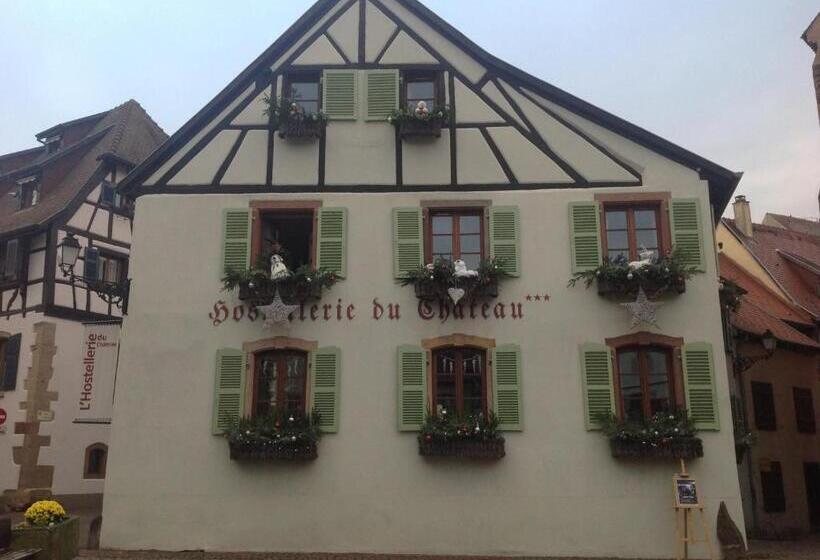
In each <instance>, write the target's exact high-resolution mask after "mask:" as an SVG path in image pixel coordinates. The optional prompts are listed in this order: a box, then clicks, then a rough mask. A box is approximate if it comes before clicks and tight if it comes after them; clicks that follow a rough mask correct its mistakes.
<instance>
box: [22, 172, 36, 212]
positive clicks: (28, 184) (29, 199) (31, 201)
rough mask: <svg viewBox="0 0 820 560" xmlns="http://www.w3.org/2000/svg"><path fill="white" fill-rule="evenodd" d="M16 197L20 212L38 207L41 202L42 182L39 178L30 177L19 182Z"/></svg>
mask: <svg viewBox="0 0 820 560" xmlns="http://www.w3.org/2000/svg"><path fill="white" fill-rule="evenodd" d="M16 197H17V209H18V210H22V209H23V208H28V207H30V206H36V205H37V203H38V202H39V201H40V181H39V180H38V179H37V177H28V178H26V179H21V180H20V181H17V192H16Z"/></svg>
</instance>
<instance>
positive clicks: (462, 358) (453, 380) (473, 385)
mask: <svg viewBox="0 0 820 560" xmlns="http://www.w3.org/2000/svg"><path fill="white" fill-rule="evenodd" d="M433 365H434V369H433V379H434V381H435V383H434V388H433V404H434V407H435V409H436V411H437V412H438V411H439V409H440V408H441V409H445V410H447V411H449V412H451V413H455V414H457V415H459V416H461V415H469V414H477V413H479V412H486V410H487V373H486V360H485V354H484V351H483V350H480V349H477V348H469V347H460V348H458V347H457V348H446V349H440V350H436V351H434V352H433Z"/></svg>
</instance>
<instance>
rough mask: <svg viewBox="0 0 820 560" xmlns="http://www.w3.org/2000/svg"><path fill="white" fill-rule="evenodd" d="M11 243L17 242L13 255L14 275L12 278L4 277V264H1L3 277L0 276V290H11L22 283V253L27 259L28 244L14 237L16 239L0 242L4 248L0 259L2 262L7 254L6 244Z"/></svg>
mask: <svg viewBox="0 0 820 560" xmlns="http://www.w3.org/2000/svg"><path fill="white" fill-rule="evenodd" d="M12 241H16V242H17V249H16V251H17V254H16V255H15V263H14V269H15V270H14V275H13V276H6V275H5V262H3V269H2V270H3V275H2V276H0V289H5V288H11V287H14V286H17V285H19V284H21V283H22V282H24V280H25V279H24V278H23V253H24V252H25V254H26V258H28V246H27V245H28V244H27V243H24V242H23V238H21V237H16V238H9V239H5V240H3V241H0V244H2V245H3V246H4V250H3V251H2V259H3V261H5V260H6V255H7V253H8V244H9V243H11V242H12Z"/></svg>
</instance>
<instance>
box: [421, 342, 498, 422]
mask: <svg viewBox="0 0 820 560" xmlns="http://www.w3.org/2000/svg"><path fill="white" fill-rule="evenodd" d="M464 351H472V352H479V353H480V355H481V409H482V412H483V413H484V414H485V415H486V414H488V413H489V410H490V408H491V407H490V403H489V399H488V398H487V395H488V394H489V388H488V377H489V375H488V371H487V366H488V364H489V363H490V360H489V359H488V358H487V351H486V350H484V349H483V348H478V347H475V346H450V347H441V348H435V349H433V350H431V364H430V366H431V368H432V371H433V382H432V383H431V384H430V399H431V402H432V407H431V410H433V411H435V410H436V409H437V406H436V401H437V400H438V395H437V394H436V391H437V385H438V384H437V383H436V381H437V379H438V371H436V365H437V361H436V354H438V353H439V352H454V353H456V355H457V356H458V358H457V360H456V369H455V372H454V373H453V375H454V376H455V389H456V394H455V397H454V398H455V401H456V410H455V413H456V415H458V416H459V417H460V416H462V415H463V414H464V368H463V367H462V365H463V364H462V360H461V353H462V352H464ZM451 412H452V411H451Z"/></svg>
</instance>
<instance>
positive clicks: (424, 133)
mask: <svg viewBox="0 0 820 560" xmlns="http://www.w3.org/2000/svg"><path fill="white" fill-rule="evenodd" d="M441 125H442V122H441V119H429V120H421V119H407V120H402V121H399V123H398V128H399V138H401V139H406V138H439V137H440V136H441Z"/></svg>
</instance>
